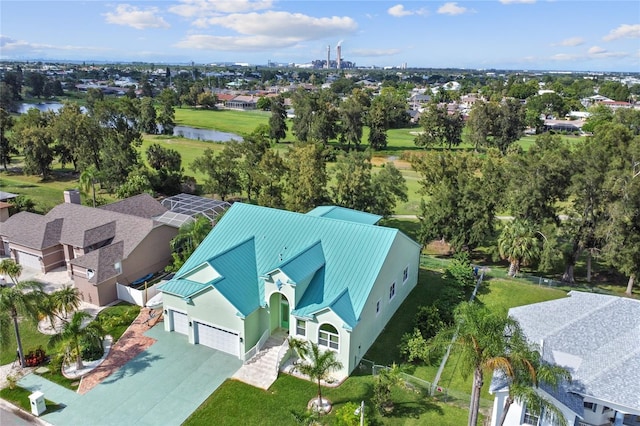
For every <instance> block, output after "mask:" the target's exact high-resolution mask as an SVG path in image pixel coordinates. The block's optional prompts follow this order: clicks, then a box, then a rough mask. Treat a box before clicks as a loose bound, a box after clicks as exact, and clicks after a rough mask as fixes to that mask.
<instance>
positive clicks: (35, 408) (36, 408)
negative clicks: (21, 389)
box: [29, 391, 47, 416]
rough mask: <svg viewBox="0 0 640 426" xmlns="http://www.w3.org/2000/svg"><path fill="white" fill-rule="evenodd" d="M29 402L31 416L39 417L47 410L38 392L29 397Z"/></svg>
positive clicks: (42, 397) (42, 396)
mask: <svg viewBox="0 0 640 426" xmlns="http://www.w3.org/2000/svg"><path fill="white" fill-rule="evenodd" d="M29 401H31V414H33V415H34V416H39V415H40V414H42V413H44V412H45V411H46V410H47V404H45V402H44V394H43V393H42V392H40V391H36V392H34V393H32V394H31V395H29Z"/></svg>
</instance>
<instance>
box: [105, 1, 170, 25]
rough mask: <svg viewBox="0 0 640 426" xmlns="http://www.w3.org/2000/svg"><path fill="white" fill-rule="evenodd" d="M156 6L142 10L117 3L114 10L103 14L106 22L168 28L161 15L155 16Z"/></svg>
mask: <svg viewBox="0 0 640 426" xmlns="http://www.w3.org/2000/svg"><path fill="white" fill-rule="evenodd" d="M157 13H158V8H157V7H149V8H146V9H144V10H142V9H138V8H137V7H135V6H131V5H129V4H119V5H118V6H116V10H115V12H107V13H105V14H104V16H105V18H106V21H107V23H109V24H116V25H124V26H128V27H132V28H135V29H137V30H143V29H145V28H169V24H168V23H167V21H165V20H164V19H163V18H162V17H160V16H157V15H156V14H157Z"/></svg>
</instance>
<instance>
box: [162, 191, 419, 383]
mask: <svg viewBox="0 0 640 426" xmlns="http://www.w3.org/2000/svg"><path fill="white" fill-rule="evenodd" d="M380 219H381V217H380V216H376V215H372V214H369V213H363V212H358V211H355V210H350V209H345V208H341V207H318V208H316V209H314V210H312V211H311V212H309V213H307V214H301V213H293V212H289V211H284V210H277V209H271V208H266V207H259V206H253V205H249V204H243V203H235V204H233V206H232V207H231V208H229V210H227V212H226V213H225V215H224V216H223V217H222V219H221V220H220V222H219V223H218V224H217V225H216V226H215V227H214V228H213V230H212V231H211V232H210V233H209V235H208V236H207V238H206V239H205V240H204V241H203V242H202V243H201V244H200V246H198V248H197V249H196V251H195V252H194V253H193V254H192V255H191V257H190V258H189V259H188V260H187V261H186V262H185V263H184V265H183V266H182V268H181V269H180V270H179V271H178V272H177V273H176V275H175V277H174V279H172V280H171V281H168V282H167V283H164V284H162V285H161V287H160V288H159V290H160V291H161V292H162V293H163V303H164V310H165V314H166V315H165V329H166V330H167V331H175V332H178V333H183V334H186V335H187V336H188V338H189V341H190V342H192V343H199V344H203V345H206V346H210V347H212V348H215V349H218V350H221V351H224V352H227V353H230V354H233V355H235V356H237V357H239V358H241V359H245V360H246V359H247V358H248V357H250V354H251V353H252V352H251V349H253V348H254V346H255V345H256V344H258V342H260V341H263V339H264V337H265V335H266V336H269V335H270V334H273V333H275V332H276V331H278V330H285V331H286V332H288V333H289V335H291V336H295V337H297V338H300V339H305V340H309V341H311V342H314V343H317V344H319V345H320V346H321V348H322V349H326V350H334V351H336V354H337V357H338V359H339V360H340V361H341V362H342V364H343V366H344V367H343V369H342V370H341V371H340V372H338V373H337V374H336V377H346V376H347V375H348V374H350V373H351V372H352V371H353V369H354V368H355V367H356V366H357V365H358V363H359V362H360V360H361V359H362V357H363V356H364V354H365V353H366V351H367V350H368V349H369V347H370V346H371V345H372V344H373V342H374V341H375V339H376V338H377V336H378V335H379V334H380V332H381V331H382V329H383V328H384V327H385V326H386V324H387V322H388V321H390V320H391V317H392V316H393V314H394V313H395V312H396V310H397V309H398V307H399V306H400V305H401V304H402V302H403V300H404V299H405V298H406V297H407V296H408V295H409V293H410V292H411V290H412V289H413V288H414V287H415V285H416V283H417V275H418V266H419V261H420V245H419V244H418V243H416V242H415V241H413V240H411V239H410V238H409V237H407V236H406V235H405V234H403V233H402V232H400V231H399V230H397V229H392V228H385V227H381V226H377V225H376V223H377V222H378V221H379V220H380Z"/></svg>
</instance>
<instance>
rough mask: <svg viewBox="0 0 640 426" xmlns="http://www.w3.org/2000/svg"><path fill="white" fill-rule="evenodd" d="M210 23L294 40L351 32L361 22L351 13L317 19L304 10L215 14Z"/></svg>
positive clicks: (258, 34) (239, 31)
mask: <svg viewBox="0 0 640 426" xmlns="http://www.w3.org/2000/svg"><path fill="white" fill-rule="evenodd" d="M206 24H207V25H217V26H221V27H224V28H229V29H232V30H234V31H236V32H238V33H240V34H244V35H249V36H265V37H273V38H274V40H275V39H278V38H284V39H290V40H300V41H302V40H316V39H320V38H325V37H335V36H339V35H342V34H350V33H353V32H355V31H356V30H357V28H358V24H357V23H356V22H355V21H354V20H353V19H352V18H349V17H347V16H342V17H340V16H332V17H328V18H315V17H312V16H308V15H304V14H301V13H289V12H274V11H269V12H265V13H247V14H231V15H227V16H218V17H211V18H209V19H207V20H206Z"/></svg>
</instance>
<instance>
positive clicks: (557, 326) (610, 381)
mask: <svg viewBox="0 0 640 426" xmlns="http://www.w3.org/2000/svg"><path fill="white" fill-rule="evenodd" d="M569 296H570V297H568V298H564V299H558V300H553V301H549V302H543V303H536V304H532V305H527V306H520V307H517V308H512V309H510V310H509V315H510V316H511V317H513V318H515V319H516V320H518V322H519V323H520V325H521V326H522V329H523V331H524V333H525V334H526V336H527V339H529V340H530V341H531V342H534V343H536V344H538V345H541V346H542V348H543V357H544V358H545V359H546V360H548V361H550V362H554V363H556V364H559V365H562V366H564V367H566V368H568V369H569V370H570V371H571V375H572V378H573V382H572V383H571V384H568V385H567V386H565V387H564V389H562V391H564V392H565V393H566V392H573V393H576V394H579V395H582V396H592V397H594V398H597V399H600V400H604V401H608V402H610V403H611V404H609V405H611V406H614V405H619V406H622V407H628V408H630V409H635V410H638V412H640V301H638V300H634V299H627V298H622V297H616V296H606V295H601V294H593V293H582V292H577V291H571V292H570V293H569ZM557 395H558V396H559V397H560V398H561V400H566V399H567V397H570V395H561V392H559V393H558V394H557ZM567 402H569V401H567ZM579 414H580V413H579Z"/></svg>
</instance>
